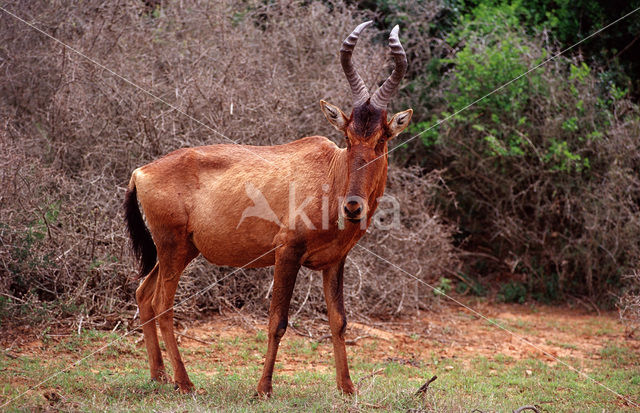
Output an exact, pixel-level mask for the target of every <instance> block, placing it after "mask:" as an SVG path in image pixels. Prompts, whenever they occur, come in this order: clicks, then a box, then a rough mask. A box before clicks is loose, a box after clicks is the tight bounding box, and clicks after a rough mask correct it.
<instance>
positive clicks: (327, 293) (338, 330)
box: [322, 259, 356, 394]
mask: <svg viewBox="0 0 640 413" xmlns="http://www.w3.org/2000/svg"><path fill="white" fill-rule="evenodd" d="M343 274H344V259H342V260H341V261H340V262H338V263H337V264H336V265H334V266H332V267H329V268H327V269H326V270H324V271H323V272H322V284H323V287H324V298H325V300H326V301H327V313H328V315H329V327H330V328H331V340H332V341H333V355H334V358H335V360H336V380H337V382H338V389H340V390H342V391H343V392H344V393H347V394H353V393H355V392H356V389H355V387H354V386H353V383H352V382H351V377H350V376H349V366H348V365H347V349H346V348H345V345H344V332H345V330H346V329H347V316H346V314H345V312H344V297H343V294H342V288H343Z"/></svg>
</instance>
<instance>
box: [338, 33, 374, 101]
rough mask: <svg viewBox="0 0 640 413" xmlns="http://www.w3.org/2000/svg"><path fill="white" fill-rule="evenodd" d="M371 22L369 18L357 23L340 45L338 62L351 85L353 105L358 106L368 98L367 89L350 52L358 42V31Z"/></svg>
mask: <svg viewBox="0 0 640 413" xmlns="http://www.w3.org/2000/svg"><path fill="white" fill-rule="evenodd" d="M371 23H373V22H372V21H371V20H369V21H368V22H364V23H361V24H359V25H358V27H356V28H355V30H354V31H353V32H351V34H350V35H349V36H348V37H347V38H346V39H344V42H342V47H341V48H340V64H342V70H343V71H344V74H345V76H346V77H347V81H348V82H349V86H350V87H351V94H352V95H353V106H354V107H356V106H359V105H361V104H363V103H364V102H366V101H367V99H369V91H368V90H367V86H366V85H365V84H364V81H363V80H362V78H361V77H360V75H359V74H358V72H357V71H356V69H355V68H354V67H353V63H351V54H352V53H353V48H354V47H355V46H356V43H357V42H358V37H360V33H361V32H362V31H363V30H364V29H365V28H366V27H367V26H368V25H370V24H371Z"/></svg>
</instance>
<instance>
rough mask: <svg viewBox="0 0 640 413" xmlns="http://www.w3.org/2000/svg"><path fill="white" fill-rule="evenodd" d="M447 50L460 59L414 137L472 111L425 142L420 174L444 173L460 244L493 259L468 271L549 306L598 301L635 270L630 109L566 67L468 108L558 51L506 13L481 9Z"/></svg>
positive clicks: (605, 85)
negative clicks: (508, 277)
mask: <svg viewBox="0 0 640 413" xmlns="http://www.w3.org/2000/svg"><path fill="white" fill-rule="evenodd" d="M450 41H451V42H452V43H455V44H458V47H459V51H458V52H457V53H456V54H455V55H454V56H452V57H451V58H449V59H448V60H447V61H446V63H448V64H450V65H451V69H450V71H449V73H448V74H447V76H446V79H445V85H446V86H445V89H444V93H443V95H444V98H445V103H444V104H443V106H442V107H441V109H440V111H439V113H438V116H433V118H432V119H431V120H430V121H426V122H422V123H419V124H416V125H414V126H413V128H412V132H413V133H420V132H421V131H422V130H425V129H427V128H428V127H430V126H431V125H432V124H434V123H435V121H436V120H437V119H441V118H444V117H446V116H448V115H450V114H454V113H456V112H457V111H458V110H461V109H464V108H465V107H467V105H470V104H472V103H473V105H472V106H470V107H469V108H468V109H466V110H464V111H463V112H461V113H460V114H458V115H456V116H454V117H452V118H451V119H450V120H449V121H448V122H445V123H443V124H442V125H440V126H439V127H438V128H434V129H431V131H429V132H426V133H424V134H422V135H421V138H422V141H423V143H424V145H425V146H426V147H428V148H429V159H428V160H426V161H425V164H429V162H432V163H433V164H435V165H436V166H438V167H439V168H443V169H446V173H445V174H444V175H443V177H444V180H445V182H446V185H447V188H444V189H446V191H444V192H443V193H444V195H446V196H444V197H443V198H442V200H443V203H445V205H447V211H448V213H447V214H448V217H449V219H451V220H453V221H454V222H459V230H460V235H459V236H458V240H459V242H460V243H461V245H462V246H464V248H466V249H469V250H471V251H475V252H481V253H482V254H489V255H490V256H492V257H495V258H496V259H495V260H481V261H483V263H484V264H483V265H484V268H482V269H481V268H480V267H475V268H474V269H473V270H474V271H483V272H484V274H485V275H486V274H490V273H493V272H496V271H504V270H508V271H510V272H516V273H523V274H525V275H526V277H527V283H526V284H527V286H528V288H529V289H530V290H531V291H532V292H534V293H536V294H537V295H538V296H546V297H547V298H553V296H554V295H555V297H556V298H559V296H560V295H562V296H566V295H567V294H590V295H592V296H598V297H599V298H604V297H606V292H607V291H611V290H612V289H616V288H618V287H619V284H620V276H621V274H622V273H624V272H625V271H628V270H629V269H630V268H635V267H636V266H637V263H638V260H639V259H640V245H639V242H638V238H637V234H638V233H640V232H639V231H640V219H639V217H640V215H639V214H638V205H639V203H638V200H639V199H640V180H639V179H638V174H637V171H639V170H640V157H639V155H638V154H639V153H640V151H639V150H640V143H639V142H638V141H637V139H635V138H634V136H637V134H638V130H639V128H640V116H639V112H638V109H637V107H635V106H634V105H632V104H631V103H629V102H628V101H626V100H625V99H624V95H625V92H624V91H623V90H621V89H620V88H618V87H616V85H615V84H613V83H611V82H607V81H606V79H603V78H600V77H599V76H600V74H601V72H599V71H598V70H597V69H594V68H592V67H590V66H588V65H587V64H586V63H585V62H583V61H580V60H578V59H571V58H567V57H559V58H556V59H554V60H553V61H551V62H549V63H547V64H545V65H544V66H542V67H541V68H539V69H537V70H535V71H532V72H531V73H529V74H528V75H526V76H524V77H522V78H520V79H518V80H516V81H514V82H511V83H509V84H508V85H506V86H505V87H504V88H502V89H500V90H499V91H497V92H496V93H493V94H490V95H488V96H487V97H485V98H483V99H481V100H479V101H477V102H475V101H476V100H477V99H479V98H481V97H482V96H485V95H487V94H489V93H490V92H492V91H493V90H494V89H495V88H497V87H498V86H500V85H502V84H505V83H507V82H509V81H510V80H512V79H514V78H516V77H517V76H519V75H520V74H522V73H524V72H525V71H527V70H528V69H529V68H532V67H534V66H536V65H538V64H539V63H541V62H542V61H543V60H544V59H546V58H548V57H549V56H551V55H552V53H553V51H554V49H553V47H552V45H550V44H549V43H548V42H547V41H546V40H545V38H544V37H543V36H534V37H527V36H526V34H525V33H524V32H523V31H522V29H520V28H519V25H518V20H517V18H515V17H514V15H513V9H512V8H510V7H507V6H500V7H478V8H477V9H476V11H475V14H474V15H472V16H469V17H467V18H466V19H465V20H464V24H463V25H462V26H461V28H460V29H459V30H458V31H457V32H456V33H455V34H454V35H453V36H452V37H451V39H450ZM451 191H452V192H454V193H455V194H456V196H455V199H454V200H453V201H451V200H450V198H449V193H450V192H451ZM634 234H636V235H634ZM496 263H498V264H496ZM558 294H560V295H558Z"/></svg>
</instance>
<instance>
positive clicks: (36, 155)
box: [0, 0, 455, 325]
mask: <svg viewBox="0 0 640 413" xmlns="http://www.w3.org/2000/svg"><path fill="white" fill-rule="evenodd" d="M7 7H8V8H9V9H10V10H11V11H13V12H15V13H17V14H19V15H20V16H22V17H24V18H26V19H27V20H28V21H30V22H33V23H34V24H35V25H36V26H38V27H41V28H42V29H43V30H45V31H47V32H49V33H51V34H52V35H54V36H56V37H57V38H59V39H61V40H62V41H64V42H67V43H69V44H70V45H72V46H73V47H74V48H76V49H78V50H80V51H82V52H83V53H85V54H87V55H88V56H90V57H91V58H93V59H95V60H96V61H97V62H100V63H102V64H104V65H105V66H107V67H108V68H109V69H110V70H113V71H114V72H116V73H118V74H120V75H122V76H124V77H126V78H127V79H129V80H131V81H132V82H134V83H135V84H137V85H140V86H141V87H142V88H144V89H146V90H148V91H149V92H150V93H152V94H153V95H155V96H158V97H160V98H161V99H163V100H165V101H167V102H168V103H170V104H171V105H173V106H175V107H176V108H178V109H179V110H180V111H182V112H184V113H186V114H188V115H189V116H191V117H189V116H185V115H184V113H178V111H177V110H174V109H173V108H171V107H169V106H167V105H165V104H163V103H161V102H160V101H158V100H157V99H155V98H153V97H152V96H150V95H148V94H146V93H145V92H143V91H141V90H139V89H137V88H135V87H133V86H132V85H131V84H128V83H127V82H124V81H122V79H119V78H118V77H116V76H113V75H112V74H111V73H109V72H108V71H106V70H105V69H102V68H100V67H99V66H96V65H95V64H94V63H92V62H90V61H88V60H86V59H84V58H82V57H80V56H78V55H77V54H75V53H72V52H70V51H69V50H68V49H66V48H64V47H62V46H61V45H60V44H57V43H55V42H52V41H51V40H50V39H47V38H46V37H44V36H42V35H41V34H39V33H37V32H36V31H34V30H33V29H31V28H29V27H28V26H26V25H24V24H23V23H21V22H19V21H17V20H15V19H13V18H12V17H9V16H7V15H3V16H2V18H1V19H0V37H1V38H2V39H3V41H2V43H1V44H0V62H1V66H2V68H3V70H2V74H1V75H0V119H2V120H3V121H2V123H1V124H0V166H1V168H0V185H1V186H2V196H1V197H0V222H1V223H2V224H1V227H0V265H1V267H0V272H1V274H2V276H0V293H1V294H2V299H1V301H0V312H2V315H3V316H4V317H7V318H12V319H14V320H20V319H23V318H28V319H31V320H33V319H35V318H37V317H34V315H36V313H37V315H38V317H40V316H42V317H49V318H57V319H63V318H64V317H66V316H69V315H77V316H78V317H79V316H80V315H82V316H84V317H86V316H95V315H98V316H100V317H101V318H104V319H106V320H107V322H108V324H109V325H112V324H115V323H116V322H117V321H116V320H118V319H121V318H122V317H123V314H124V313H129V314H132V313H133V311H134V310H135V300H134V296H133V291H134V289H135V287H136V285H137V284H136V283H133V282H131V278H132V276H133V275H134V274H135V270H136V266H135V264H134V262H133V260H132V259H131V257H130V253H129V247H128V245H127V239H126V237H125V231H124V226H123V217H122V214H121V204H122V200H123V196H124V190H125V187H126V184H127V183H128V180H129V176H130V173H131V172H132V171H133V169H134V168H136V167H138V166H140V165H143V164H145V163H147V162H149V161H151V160H153V159H156V158H158V157H160V156H162V155H163V154H166V153H167V152H169V151H171V150H174V149H177V148H180V147H184V146H195V145H202V144H212V143H222V142H227V139H226V138H225V137H223V136H222V135H224V136H226V137H228V138H229V139H233V140H237V141H239V142H242V143H250V144H278V143H284V142H288V141H291V140H294V139H297V138H300V137H302V136H307V135H312V134H322V135H325V136H329V137H334V138H337V139H339V138H340V137H338V136H336V133H335V131H334V130H333V128H332V127H331V126H330V125H329V124H328V123H327V122H326V121H325V119H324V117H323V116H322V114H321V111H320V110H319V104H318V102H319V100H320V99H327V100H329V101H331V102H332V103H335V104H338V105H340V106H341V107H342V108H343V109H344V110H349V108H350V104H351V96H350V94H349V93H350V92H349V88H348V86H347V84H346V81H345V79H344V74H343V72H342V70H341V68H340V65H339V61H338V59H337V53H338V50H339V47H340V43H341V42H342V40H343V39H344V37H345V36H346V34H347V33H349V31H350V30H352V29H353V27H355V26H356V25H357V24H358V23H360V22H361V21H363V20H365V19H366V18H368V15H366V13H362V12H359V13H357V12H355V11H354V10H353V9H351V8H349V7H346V6H345V5H344V4H342V3H340V2H335V3H331V4H328V3H327V4H325V3H321V2H313V3H311V4H299V3H293V4H289V5H282V6H280V5H277V4H271V3H268V4H263V3H262V2H258V1H256V2H243V3H236V2H231V1H229V2H191V3H189V5H188V6H187V5H185V6H184V7H182V6H181V3H178V2H166V4H165V7H163V8H156V9H149V8H147V7H146V6H145V5H144V3H142V2H140V3H135V2H128V3H126V4H124V5H122V4H111V3H110V2H103V1H98V0H96V1H90V2H85V3H83V5H82V7H77V5H76V4H75V3H74V2H54V3H49V2H30V1H21V2H14V3H12V4H10V5H8V6H7ZM386 32H387V33H388V30H386ZM376 36H378V37H379V32H378V31H377V30H375V29H373V28H372V29H370V30H368V31H367V32H366V33H365V34H364V36H363V39H362V40H361V41H360V43H359V45H358V48H357V49H356V52H355V55H354V60H355V61H356V64H357V65H358V69H359V71H360V73H362V75H363V77H364V78H365V80H366V81H367V83H368V84H372V83H373V80H377V79H384V78H385V76H386V75H387V74H388V72H387V71H386V68H385V67H384V65H381V62H384V59H385V55H384V52H385V50H386V45H382V44H377V45H376V44H373V43H372V42H371V39H372V38H376ZM194 119H197V120H199V121H202V122H203V123H204V124H206V125H210V127H211V128H213V129H215V131H216V132H213V131H212V130H211V129H209V128H207V127H205V126H204V125H203V124H200V123H198V122H196V121H195V120H194ZM391 169H392V173H391V177H390V187H389V191H390V192H392V193H397V194H398V197H399V198H400V199H401V200H403V202H402V205H403V208H404V209H403V210H404V215H403V217H402V220H401V226H402V228H400V230H399V231H398V232H396V233H394V234H388V233H375V232H374V233H373V234H370V235H368V236H367V237H366V238H365V240H363V242H364V244H363V245H365V246H366V247H367V248H370V249H373V250H376V251H378V252H380V253H384V255H385V256H387V257H388V258H389V259H396V258H397V257H405V258H406V257H411V259H412V260H411V263H409V265H408V266H407V269H408V270H410V271H413V272H415V273H417V274H420V276H421V277H423V278H424V279H430V278H433V279H437V278H438V277H439V276H441V275H442V272H443V271H444V268H445V267H446V266H449V265H455V264H452V262H455V261H452V248H451V246H450V242H449V235H450V230H449V229H448V227H446V226H444V225H442V224H441V223H440V221H439V220H438V218H437V216H435V209H434V206H433V204H432V203H430V201H429V199H430V198H431V194H432V192H433V188H435V185H434V184H433V182H434V178H433V177H423V176H421V175H419V174H416V173H414V172H412V171H410V170H404V171H396V170H394V167H391ZM412 195H413V196H414V198H412V197H411V196H412ZM424 214H426V215H424ZM425 216H426V218H425ZM410 230H411V231H412V232H410ZM348 267H349V269H348V273H347V279H346V283H347V285H348V287H347V289H346V295H347V308H348V309H349V310H350V311H351V312H352V314H355V315H359V316H367V315H371V314H376V313H394V312H397V311H401V310H406V309H408V308H415V307H417V306H424V305H428V304H429V302H428V301H425V300H424V298H423V297H424V294H422V291H423V288H422V287H419V286H418V285H417V283H416V282H415V281H411V280H410V279H407V278H406V276H405V275H404V274H402V273H400V272H398V271H397V270H395V269H393V268H389V267H388V266H387V265H385V264H384V262H381V261H379V260H378V259H376V258H374V257H373V256H371V255H369V254H367V253H363V251H362V250H361V251H354V253H353V254H352V255H351V257H350V260H349V263H348ZM230 271H231V270H229V269H220V268H216V267H212V266H209V265H205V264H204V263H203V262H202V261H197V262H195V263H193V264H192V265H191V266H190V268H189V270H188V271H187V273H185V275H184V276H183V279H182V282H181V284H180V288H179V290H178V294H177V298H176V299H177V301H182V300H183V299H185V298H187V297H189V296H191V294H193V293H195V292H196V291H201V290H202V289H203V288H204V287H206V286H208V285H210V284H212V283H215V281H216V280H219V279H221V278H222V277H223V276H224V274H226V273H228V272H230ZM311 278H312V275H311V274H310V273H309V272H304V273H303V274H301V275H300V277H299V280H300V282H299V287H298V288H297V289H296V296H295V297H294V309H295V311H298V309H299V308H300V306H302V305H303V304H304V306H303V307H304V308H303V310H302V311H303V312H305V311H306V312H307V313H314V314H315V313H317V312H318V311H322V309H323V308H324V304H323V303H322V298H321V297H322V293H321V291H322V290H321V288H320V287H319V280H320V278H321V277H319V276H318V275H315V276H313V280H312V279H311ZM270 280H271V270H270V269H268V270H245V271H241V272H237V273H235V274H234V275H233V276H232V277H230V278H228V279H226V280H225V281H223V282H222V283H220V284H219V285H216V286H215V288H211V289H209V290H207V291H206V293H204V294H201V295H199V296H196V297H194V298H193V299H191V300H188V301H187V302H185V303H184V304H183V305H181V306H180V307H179V308H178V316H181V315H184V314H189V313H192V312H193V311H194V310H198V309H199V310H221V309H222V308H224V307H236V308H239V307H242V308H245V309H248V310H251V311H257V312H258V313H262V314H266V310H267V308H268V305H267V298H268V294H269V285H270ZM9 316H11V317H9ZM85 319H86V318H85Z"/></svg>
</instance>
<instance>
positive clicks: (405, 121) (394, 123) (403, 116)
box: [389, 109, 413, 138]
mask: <svg viewBox="0 0 640 413" xmlns="http://www.w3.org/2000/svg"><path fill="white" fill-rule="evenodd" d="M411 115H413V109H407V110H405V111H404V112H398V113H396V114H395V115H393V117H392V118H391V120H390V121H389V130H390V131H391V137H392V138H394V137H396V136H398V135H399V134H400V132H402V131H403V130H404V129H405V128H406V127H407V126H409V121H410V120H411Z"/></svg>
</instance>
